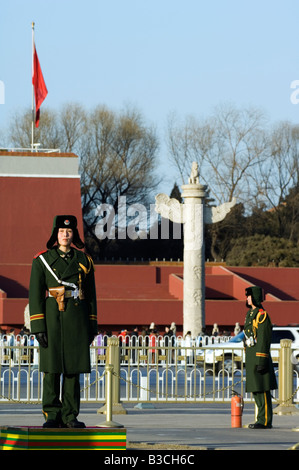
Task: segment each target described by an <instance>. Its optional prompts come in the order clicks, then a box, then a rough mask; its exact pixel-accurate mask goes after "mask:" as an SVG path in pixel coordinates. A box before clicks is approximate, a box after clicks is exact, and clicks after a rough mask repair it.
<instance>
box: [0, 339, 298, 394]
mask: <svg viewBox="0 0 299 470" xmlns="http://www.w3.org/2000/svg"><path fill="white" fill-rule="evenodd" d="M227 339H228V338H220V337H218V338H211V337H200V338H198V339H197V340H194V341H190V340H188V342H186V340H184V339H183V338H180V337H177V338H176V339H175V341H174V342H173V344H170V343H169V340H168V338H163V337H156V339H155V341H154V342H153V341H151V339H150V337H147V336H146V337H141V336H139V337H128V336H127V337H122V336H120V337H119V343H118V344H119V348H120V349H119V351H120V369H119V373H118V377H117V380H119V387H120V400H121V401H122V402H136V403H140V402H144V403H145V402H152V403H154V402H193V403H194V402H229V401H230V400H231V395H232V390H234V391H236V392H238V393H240V394H241V395H242V396H243V398H244V401H251V400H252V397H251V394H246V392H245V382H246V370H245V355H244V349H243V347H242V345H236V346H234V347H232V346H231V345H230V346H229V348H228V347H227V344H226V342H227ZM106 353H107V338H106V337H98V338H96V339H95V341H94V342H93V344H92V345H91V347H90V355H91V364H92V369H91V373H90V374H82V375H81V396H82V398H81V399H82V401H83V402H90V403H94V402H97V403H99V402H103V403H104V402H105V365H106V355H107V354H106ZM272 354H273V357H278V351H275V350H273V351H272ZM276 366H277V364H276ZM276 373H277V379H278V369H276ZM293 378H294V380H293V386H294V391H295V395H294V397H293V401H294V402H299V392H298V391H297V389H298V385H299V379H298V372H297V370H296V369H295V368H294V377H293ZM42 386H43V385H42V373H41V372H40V371H39V346H38V343H37V341H36V340H35V337H34V336H33V335H31V336H28V337H27V336H15V337H12V336H10V335H8V336H6V335H3V336H0V401H2V402H11V401H14V402H23V403H24V402H28V403H40V402H41V397H42ZM273 396H274V399H275V398H277V391H275V392H273Z"/></svg>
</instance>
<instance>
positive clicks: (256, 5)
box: [0, 0, 299, 192]
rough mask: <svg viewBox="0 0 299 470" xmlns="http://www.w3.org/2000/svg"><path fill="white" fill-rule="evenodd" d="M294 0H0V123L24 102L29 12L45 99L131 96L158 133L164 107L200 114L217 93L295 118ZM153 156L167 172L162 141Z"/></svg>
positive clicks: (297, 52) (297, 40)
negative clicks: (1, 92) (0, 96)
mask: <svg viewBox="0 0 299 470" xmlns="http://www.w3.org/2000/svg"><path fill="white" fill-rule="evenodd" d="M298 7H299V5H298V2H297V1H296V0H284V1H282V0H281V1H278V0H271V1H270V0H259V1H256V0H250V1H249V0H212V1H209V2H207V1H203V0H105V1H104V0H84V1H82V0H2V1H1V7H0V41H1V47H0V80H1V82H0V83H2V84H4V87H5V102H4V104H0V130H1V129H2V131H3V129H5V126H6V125H7V124H8V122H9V119H10V116H11V115H12V114H13V113H14V112H15V111H18V110H22V109H24V110H25V109H26V108H29V107H30V106H31V93H32V91H31V60H32V59H31V54H32V45H31V32H32V30H31V23H32V21H34V22H35V43H36V48H37V52H38V55H39V60H40V63H41V67H42V70H43V74H44V78H45V82H46V85H47V88H48V91H49V94H48V97H47V98H46V101H45V102H44V106H47V107H50V108H53V109H58V108H59V107H60V106H62V105H63V104H64V103H67V102H78V103H80V104H82V105H84V106H85V107H86V108H87V109H90V108H92V107H93V106H95V105H97V104H105V105H107V106H108V107H109V108H111V109H114V110H116V111H118V110H120V109H122V108H123V107H124V106H125V105H126V104H131V105H133V106H136V107H137V108H138V109H139V110H140V111H141V112H142V114H143V115H144V117H145V119H146V121H147V122H148V123H152V124H154V125H156V126H157V129H158V132H159V133H160V135H161V139H163V136H164V130H165V126H166V122H167V117H168V115H169V114H170V113H171V112H172V111H175V112H176V113H177V114H178V116H180V117H182V118H184V117H185V116H187V115H189V114H191V115H195V116H203V117H204V116H208V115H210V114H211V112H212V111H213V110H214V108H215V106H217V105H219V104H222V103H225V102H231V103H233V104H235V105H236V106H237V107H243V106H255V107H258V108H260V109H262V110H264V111H265V113H266V114H267V116H268V117H269V119H270V120H271V121H273V122H275V121H279V120H290V121H291V122H293V123H299V104H293V103H292V102H291V94H292V93H293V92H294V90H292V89H291V83H292V82H293V81H294V80H299V37H298V36H299V27H298ZM297 87H298V89H299V86H297ZM297 97H299V93H298V96H297ZM41 112H42V109H41ZM160 159H161V169H162V172H163V171H165V177H166V179H167V175H166V173H167V168H168V164H167V157H166V150H165V147H164V146H163V145H162V152H161V155H160ZM171 186H172V182H171ZM162 189H163V188H162ZM164 189H165V192H167V191H168V190H169V188H168V186H167V183H166V182H165V188H164Z"/></svg>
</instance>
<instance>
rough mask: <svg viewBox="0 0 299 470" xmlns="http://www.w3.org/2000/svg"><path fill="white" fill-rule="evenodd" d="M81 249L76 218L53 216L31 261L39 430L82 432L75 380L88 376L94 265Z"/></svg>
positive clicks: (94, 327) (93, 331) (93, 327)
mask: <svg viewBox="0 0 299 470" xmlns="http://www.w3.org/2000/svg"><path fill="white" fill-rule="evenodd" d="M56 243H57V244H56ZM72 244H74V245H75V246H76V247H77V248H79V249H77V248H74V247H73V246H71V245H72ZM83 247H84V244H83V242H82V241H81V239H80V236H79V233H78V229H77V219H76V217H74V216H72V215H59V216H56V217H55V218H54V223H53V230H52V234H51V237H50V239H49V241H48V243H47V248H48V250H46V251H43V252H41V253H38V254H37V255H36V256H35V257H34V259H33V262H32V269H31V277H30V287H29V309H30V324H31V333H33V334H35V335H36V338H37V340H38V342H39V345H40V348H39V351H40V370H41V371H42V372H44V378H43V397H42V406H43V413H44V416H45V418H46V422H45V423H44V427H69V428H73V427H85V424H84V423H82V422H79V421H78V420H77V416H78V414H79V409H80V382H79V377H80V373H85V372H87V373H88V372H90V351H89V346H90V343H91V342H92V340H93V339H94V336H95V335H96V334H97V305H96V290H95V280H94V266H93V262H92V259H91V258H90V256H89V255H86V254H85V253H84V252H82V251H80V249H82V248H83ZM61 375H62V387H61V393H60V383H61Z"/></svg>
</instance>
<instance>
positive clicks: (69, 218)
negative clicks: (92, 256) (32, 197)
mask: <svg viewBox="0 0 299 470" xmlns="http://www.w3.org/2000/svg"><path fill="white" fill-rule="evenodd" d="M60 228H71V229H72V230H73V234H74V237H73V244H74V245H75V246H76V247H77V248H83V247H84V243H83V242H82V240H81V239H80V235H79V232H78V228H77V219H76V217H75V216H74V215H56V216H55V217H54V221H53V228H52V234H51V237H50V238H49V240H48V242H47V248H48V249H50V248H52V247H53V245H55V243H56V242H57V234H58V229H60Z"/></svg>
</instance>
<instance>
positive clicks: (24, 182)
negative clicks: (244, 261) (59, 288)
mask: <svg viewBox="0 0 299 470" xmlns="http://www.w3.org/2000/svg"><path fill="white" fill-rule="evenodd" d="M0 194H1V197H0V215H1V217H0V220H1V227H0V327H1V328H2V329H3V330H5V331H6V330H7V329H9V328H11V327H14V328H15V329H16V330H17V331H18V330H19V329H20V328H21V327H22V326H23V323H24V309H25V306H26V305H27V304H28V288H29V279H30V270H31V262H32V258H33V256H34V255H35V254H36V253H37V252H39V251H41V250H43V249H45V248H46V242H47V240H48V238H49V236H50V234H51V230H52V222H53V218H54V216H55V215H57V214H74V215H76V217H77V218H78V223H79V231H80V234H81V236H83V221H82V211H81V193H80V177H79V172H78V157H77V156H76V155H74V154H61V153H31V152H28V153H15V152H0ZM298 277H299V268H298V269H296V268H235V267H225V266H217V265H213V264H207V265H206V303H205V305H206V327H207V330H211V329H212V326H213V324H214V323H217V324H218V326H219V328H220V330H228V331H233V328H234V325H235V323H236V322H239V323H240V324H241V325H242V324H243V323H244V318H245V314H246V307H245V296H244V292H245V287H246V286H248V285H250V284H258V285H261V286H262V287H263V288H264V290H265V292H266V301H265V302H264V307H265V308H266V309H267V310H268V311H269V313H270V315H271V319H272V322H273V323H274V324H277V325H288V324H294V323H298V318H299V282H298ZM96 285H97V297H98V324H99V328H101V329H104V330H110V331H112V332H115V333H118V332H119V331H120V330H121V329H123V328H126V329H128V331H130V330H131V329H132V328H133V327H134V326H139V327H142V326H145V327H148V326H149V325H150V323H151V322H155V324H156V325H157V326H158V327H159V329H160V331H161V332H163V331H164V326H165V325H169V324H170V323H171V322H175V323H176V324H177V327H178V331H181V330H182V323H183V264H182V263H170V262H169V263H167V262H164V263H147V264H139V265H138V264H130V265H125V264H124V265H120V264H119V265H117V264H111V265H108V264H106V265H104V264H99V265H96Z"/></svg>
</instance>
